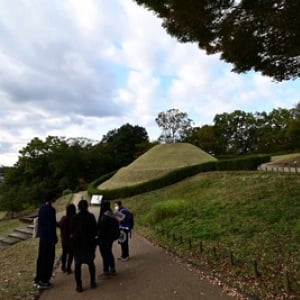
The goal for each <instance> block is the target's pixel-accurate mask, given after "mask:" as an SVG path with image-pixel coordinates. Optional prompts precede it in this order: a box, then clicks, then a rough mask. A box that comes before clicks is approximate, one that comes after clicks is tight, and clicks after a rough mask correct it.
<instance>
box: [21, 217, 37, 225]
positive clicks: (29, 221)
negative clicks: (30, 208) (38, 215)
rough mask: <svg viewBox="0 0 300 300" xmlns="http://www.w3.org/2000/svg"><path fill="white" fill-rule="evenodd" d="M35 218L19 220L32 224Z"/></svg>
mask: <svg viewBox="0 0 300 300" xmlns="http://www.w3.org/2000/svg"><path fill="white" fill-rule="evenodd" d="M34 218H35V216H33V217H22V218H20V219H19V220H20V221H22V222H24V223H29V224H31V223H33V219H34Z"/></svg>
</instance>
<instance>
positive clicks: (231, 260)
mask: <svg viewBox="0 0 300 300" xmlns="http://www.w3.org/2000/svg"><path fill="white" fill-rule="evenodd" d="M229 261H230V265H231V266H234V258H233V253H232V251H229Z"/></svg>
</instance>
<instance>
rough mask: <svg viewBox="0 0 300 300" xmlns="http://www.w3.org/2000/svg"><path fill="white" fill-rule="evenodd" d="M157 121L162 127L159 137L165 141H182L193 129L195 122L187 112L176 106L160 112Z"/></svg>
mask: <svg viewBox="0 0 300 300" xmlns="http://www.w3.org/2000/svg"><path fill="white" fill-rule="evenodd" d="M155 121H156V123H157V125H158V126H159V127H160V128H161V129H162V134H161V135H160V137H159V138H158V139H159V140H160V141H162V142H164V143H175V142H181V141H182V140H183V139H184V138H185V137H186V136H187V134H188V132H189V131H190V130H191V129H192V122H193V121H192V120H191V119H190V118H189V117H188V114H187V113H185V112H181V111H179V110H178V109H175V108H172V109H169V110H167V111H166V112H163V111H162V112H160V113H159V114H158V116H157V118H156V119H155Z"/></svg>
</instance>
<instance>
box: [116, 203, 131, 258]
mask: <svg viewBox="0 0 300 300" xmlns="http://www.w3.org/2000/svg"><path fill="white" fill-rule="evenodd" d="M115 211H119V212H121V213H122V214H123V215H125V218H124V219H123V220H121V221H120V230H121V235H122V238H120V239H119V243H120V244H121V257H119V258H118V259H119V260H121V261H127V260H128V259H129V243H128V238H129V235H130V233H131V230H132V229H133V215H132V213H131V212H130V211H129V210H128V209H127V208H125V207H124V206H123V205H122V202H121V201H116V202H115Z"/></svg>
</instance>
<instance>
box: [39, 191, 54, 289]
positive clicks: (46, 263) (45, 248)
mask: <svg viewBox="0 0 300 300" xmlns="http://www.w3.org/2000/svg"><path fill="white" fill-rule="evenodd" d="M55 199H56V193H55V191H48V192H47V193H46V194H45V198H44V204H43V205H42V206H41V207H40V209H39V212H38V237H39V248H38V257H37V262H36V275H35V278H34V283H35V286H36V287H37V288H38V289H47V288H49V287H51V286H52V284H51V282H50V279H51V276H52V272H53V266H54V260H55V245H56V243H57V234H56V226H57V223H56V210H55V208H54V207H53V206H52V204H53V203H54V202H55Z"/></svg>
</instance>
